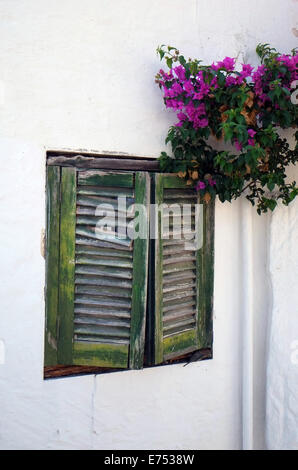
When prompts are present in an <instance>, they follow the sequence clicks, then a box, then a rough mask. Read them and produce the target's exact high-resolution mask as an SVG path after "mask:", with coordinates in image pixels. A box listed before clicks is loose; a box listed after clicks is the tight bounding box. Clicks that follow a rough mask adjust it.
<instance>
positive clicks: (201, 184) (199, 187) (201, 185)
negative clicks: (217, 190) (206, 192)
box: [196, 178, 216, 191]
mask: <svg viewBox="0 0 298 470" xmlns="http://www.w3.org/2000/svg"><path fill="white" fill-rule="evenodd" d="M207 183H208V184H209V186H215V185H216V181H215V180H214V179H212V178H209V180H208V182H207ZM207 183H206V181H199V182H198V183H197V185H196V190H197V191H201V190H203V189H206V188H207Z"/></svg>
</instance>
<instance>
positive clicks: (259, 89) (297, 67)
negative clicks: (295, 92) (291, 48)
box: [252, 54, 298, 104]
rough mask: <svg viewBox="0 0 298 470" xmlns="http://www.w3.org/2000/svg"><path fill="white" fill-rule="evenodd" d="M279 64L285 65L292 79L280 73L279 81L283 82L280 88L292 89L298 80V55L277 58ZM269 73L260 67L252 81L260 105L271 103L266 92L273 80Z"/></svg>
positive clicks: (263, 67)
mask: <svg viewBox="0 0 298 470" xmlns="http://www.w3.org/2000/svg"><path fill="white" fill-rule="evenodd" d="M276 61H277V62H279V64H281V65H284V66H285V68H286V72H290V77H288V76H286V73H279V76H278V79H279V80H281V84H280V86H282V87H284V88H286V89H287V90H290V89H291V83H292V82H293V81H295V80H297V79H298V54H296V55H293V56H290V55H286V54H283V55H281V56H279V57H277V58H276ZM267 72H268V69H267V68H266V66H265V65H264V64H263V65H260V66H259V67H258V68H257V70H256V71H255V72H254V73H253V74H252V80H253V83H254V91H255V93H256V95H257V96H258V98H259V101H260V104H264V103H265V102H266V101H271V99H270V97H269V96H268V94H267V93H265V92H264V90H265V89H266V87H268V82H270V81H271V80H272V76H271V74H270V72H269V73H267Z"/></svg>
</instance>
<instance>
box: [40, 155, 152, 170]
mask: <svg viewBox="0 0 298 470" xmlns="http://www.w3.org/2000/svg"><path fill="white" fill-rule="evenodd" d="M47 164H48V165H49V166H53V165H55V166H73V167H76V168H82V169H93V168H98V169H103V170H131V171H159V161H157V160H151V159H145V158H138V159H137V158H123V157H112V156H110V155H107V156H100V157H97V156H86V155H51V154H50V155H48V157H47Z"/></svg>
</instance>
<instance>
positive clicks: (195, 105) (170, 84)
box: [159, 57, 253, 129]
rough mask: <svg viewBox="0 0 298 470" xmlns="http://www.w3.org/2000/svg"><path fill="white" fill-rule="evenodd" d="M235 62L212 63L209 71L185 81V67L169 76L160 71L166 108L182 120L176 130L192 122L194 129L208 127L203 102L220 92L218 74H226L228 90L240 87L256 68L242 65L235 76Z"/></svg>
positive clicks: (229, 59)
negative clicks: (185, 123)
mask: <svg viewBox="0 0 298 470" xmlns="http://www.w3.org/2000/svg"><path fill="white" fill-rule="evenodd" d="M235 62H236V60H235V59H234V58H231V57H226V58H225V59H224V60H223V61H220V62H217V63H213V64H212V65H211V66H210V70H209V71H207V70H206V71H205V72H203V71H202V70H199V71H198V73H197V74H196V76H191V77H190V78H187V77H186V70H185V68H184V67H183V66H182V65H178V66H177V67H174V68H173V69H171V70H170V71H169V72H168V73H166V72H164V71H163V70H160V71H159V74H160V77H161V79H160V80H159V84H160V85H161V86H162V87H163V90H164V100H165V104H166V107H167V108H172V109H173V110H175V111H176V112H177V117H178V119H179V121H178V123H177V124H176V126H178V127H179V126H182V125H183V123H184V122H185V121H190V122H191V123H192V124H193V127H194V129H198V128H204V127H207V126H208V125H209V121H208V116H207V112H206V106H205V103H204V99H205V98H206V97H210V95H212V93H213V92H214V91H215V90H217V89H218V88H219V85H218V77H217V72H219V71H220V72H222V73H224V76H225V85H226V87H230V86H237V85H241V84H242V83H243V82H245V81H246V80H247V79H248V78H249V77H251V75H252V72H253V67H251V65H249V64H243V65H242V70H241V71H240V72H235V70H234V69H235Z"/></svg>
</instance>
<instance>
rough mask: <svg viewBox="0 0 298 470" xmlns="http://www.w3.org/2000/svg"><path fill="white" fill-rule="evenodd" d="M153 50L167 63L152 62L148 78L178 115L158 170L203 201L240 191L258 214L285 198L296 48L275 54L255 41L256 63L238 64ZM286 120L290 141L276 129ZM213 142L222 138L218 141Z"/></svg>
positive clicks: (290, 187)
mask: <svg viewBox="0 0 298 470" xmlns="http://www.w3.org/2000/svg"><path fill="white" fill-rule="evenodd" d="M157 52H158V54H159V57H160V59H161V60H165V61H166V64H167V66H168V70H167V71H164V70H160V71H159V73H158V74H157V75H156V82H157V83H158V85H159V86H160V88H161V89H162V91H163V95H164V102H165V105H166V107H167V108H171V109H172V110H174V112H175V113H176V115H177V119H178V122H177V123H176V124H175V125H173V126H171V127H170V129H169V132H168V135H167V138H166V143H170V145H171V148H172V156H169V155H168V154H167V153H166V152H162V154H161V156H160V166H161V170H162V171H166V172H175V173H177V174H178V176H180V177H181V178H185V179H186V181H187V184H189V185H195V187H196V189H197V190H198V192H199V194H200V195H201V197H202V198H203V199H204V200H205V201H206V202H207V203H208V202H209V201H210V199H211V198H214V197H215V196H216V195H218V197H219V199H220V200H221V201H222V202H224V201H230V202H231V200H232V199H236V198H238V197H239V196H240V195H241V194H242V193H243V192H245V195H246V198H247V199H248V200H249V201H250V202H251V203H252V204H253V205H256V207H257V211H258V213H259V214H260V213H262V212H267V211H268V209H270V210H274V208H275V207H276V205H277V201H278V200H279V199H280V200H282V202H283V203H284V204H286V205H288V204H289V203H290V202H291V201H292V200H293V199H294V198H295V197H296V196H297V194H298V187H297V186H296V182H295V181H294V182H288V180H287V176H286V168H287V166H288V165H290V164H295V163H296V162H297V161H298V131H296V132H295V130H294V129H295V128H297V123H298V105H297V91H295V87H296V85H297V84H298V82H297V80H298V70H297V66H298V54H297V52H296V50H293V51H292V52H291V54H288V55H285V54H283V55H282V54H279V53H278V52H276V50H275V49H273V48H271V47H270V46H269V45H268V44H259V45H258V47H257V49H256V52H257V54H258V56H259V57H260V60H261V65H260V66H259V67H257V68H256V69H254V68H253V67H252V66H251V65H249V64H242V66H240V67H239V70H237V67H236V66H235V64H236V60H235V59H233V58H230V57H226V58H225V59H224V60H223V61H220V62H217V63H213V64H212V65H207V66H206V65H202V64H201V62H200V61H198V60H192V59H188V60H186V59H185V58H184V57H183V56H182V55H180V53H179V51H178V50H177V49H176V48H174V47H170V46H167V47H166V46H161V47H159V48H158V49H157ZM288 128H292V130H293V133H294V135H295V147H294V148H292V147H293V146H292V147H291V146H290V144H289V142H288V141H287V139H285V138H282V137H281V136H280V132H279V129H288ZM221 142H226V144H229V145H225V147H224V148H222V149H220V146H221ZM227 148H228V150H227ZM231 149H232V150H231Z"/></svg>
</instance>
